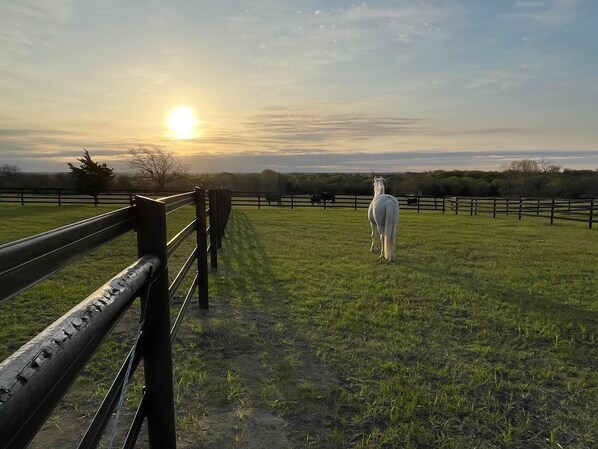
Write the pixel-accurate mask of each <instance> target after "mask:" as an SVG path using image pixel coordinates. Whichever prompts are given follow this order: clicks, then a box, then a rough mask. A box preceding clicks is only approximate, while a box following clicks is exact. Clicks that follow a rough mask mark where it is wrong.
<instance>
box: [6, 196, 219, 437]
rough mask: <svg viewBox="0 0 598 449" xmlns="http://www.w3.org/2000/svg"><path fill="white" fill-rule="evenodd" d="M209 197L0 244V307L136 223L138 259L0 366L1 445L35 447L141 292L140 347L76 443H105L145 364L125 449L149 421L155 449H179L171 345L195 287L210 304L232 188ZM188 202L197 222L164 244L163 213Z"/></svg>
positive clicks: (161, 202)
mask: <svg viewBox="0 0 598 449" xmlns="http://www.w3.org/2000/svg"><path fill="white" fill-rule="evenodd" d="M207 194H208V195H207V196H208V197H209V199H210V201H209V208H206V191H204V190H202V189H198V188H197V189H195V191H194V192H188V193H184V194H179V195H174V196H169V197H163V198H160V199H151V198H146V197H142V196H137V197H136V198H135V205H134V206H131V207H127V208H125V209H120V210H117V211H115V212H111V213H108V214H104V215H101V216H99V217H95V218H91V219H88V220H84V221H81V222H79V223H75V224H72V225H69V226H65V227H63V228H59V229H56V230H54V231H49V232H46V233H43V234H39V235H36V236H33V237H28V238H26V239H22V240H18V241H15V242H12V243H8V244H5V245H2V246H0V282H1V283H2V286H3V289H2V291H0V302H2V301H6V300H9V299H11V298H14V297H15V296H16V295H17V294H18V293H19V292H21V291H23V290H25V289H27V288H29V287H31V286H32V285H34V284H35V283H37V282H39V281H41V280H43V279H44V278H46V277H47V276H49V275H50V274H52V273H54V272H55V271H57V270H59V269H61V268H63V267H64V266H66V265H67V264H69V263H71V262H73V261H74V260H77V259H78V258H80V257H82V256H83V255H85V254H87V253H88V252H89V251H91V250H93V249H95V248H97V247H99V246H101V245H103V244H105V243H107V242H108V241H110V240H112V239H114V238H115V237H118V236H120V235H122V234H124V233H126V232H129V231H131V230H132V229H133V227H134V228H135V231H136V232H137V247H138V255H139V259H138V260H137V261H136V262H134V263H133V264H132V265H130V266H129V267H128V268H126V269H125V270H124V271H122V272H121V273H119V274H118V275H117V276H115V277H114V278H113V279H111V280H110V281H109V282H108V283H106V284H105V285H104V286H102V287H101V288H100V289H98V290H97V291H96V292H94V293H93V294H92V295H90V296H89V297H88V298H87V299H85V300H84V301H83V302H81V303H80V304H78V305H77V306H76V307H74V308H73V309H72V310H71V311H70V312H68V313H67V314H65V315H64V316H62V317H61V318H59V319H58V320H57V321H55V322H54V323H53V324H52V325H50V326H49V327H48V328H46V329H45V330H44V331H43V332H41V333H40V334H39V335H38V336H36V337H34V338H33V339H32V340H31V341H29V342H28V343H27V344H25V345H24V346H23V347H22V348H20V349H19V350H18V351H16V352H15V353H14V354H13V355H11V356H10V357H9V358H7V359H6V360H5V361H3V362H2V363H1V364H0V447H2V448H24V447H26V446H27V445H28V444H29V442H30V441H31V439H32V438H33V437H34V435H35V434H36V432H37V431H38V430H39V428H40V427H41V425H42V424H43V423H44V422H45V420H46V419H47V418H48V417H49V416H50V414H51V412H52V410H53V408H54V407H55V406H56V404H57V403H58V401H59V400H60V399H61V398H62V396H63V395H64V394H65V393H66V391H67V390H68V389H69V387H70V386H71V385H72V383H73V382H74V381H75V379H76V378H77V376H78V375H79V372H80V371H81V369H82V368H83V367H84V366H85V364H86V363H87V362H88V361H89V360H90V359H91V357H92V355H93V354H94V352H95V351H96V350H97V348H98V347H99V346H100V345H101V343H102V341H103V340H104V339H105V338H106V336H107V335H108V334H109V333H110V331H111V329H112V328H113V326H114V325H115V324H116V323H117V322H118V321H119V320H120V318H121V317H122V316H123V314H124V313H125V311H126V310H127V309H128V308H129V306H130V305H131V303H132V302H133V299H135V298H136V297H138V296H141V297H142V301H141V303H142V311H141V315H142V327H141V329H140V335H139V338H138V342H137V344H136V345H135V346H134V347H133V348H132V349H131V350H130V351H129V355H128V356H127V358H126V360H125V361H124V362H123V364H122V367H121V369H120V371H119V372H118V374H117V376H116V378H115V380H114V382H113V384H112V387H111V388H110V390H109V391H108V393H107V395H106V397H105V399H104V401H103V402H102V404H101V405H100V407H99V408H98V410H97V411H96V414H95V416H94V418H93V420H92V421H91V424H90V425H89V428H88V429H87V431H86V433H85V435H84V437H83V439H82V440H81V442H80V444H79V447H80V448H92V447H97V446H98V444H99V441H100V438H101V436H102V434H103V431H104V429H105V427H106V425H107V423H108V421H109V419H110V417H111V416H112V413H113V411H114V409H115V407H116V405H117V402H118V398H119V396H120V394H121V391H122V387H123V383H124V382H125V378H126V376H127V375H129V376H130V375H131V368H132V371H134V370H135V368H136V367H137V365H138V364H139V361H140V360H141V359H143V360H144V363H143V367H144V377H145V386H146V388H145V391H144V393H143V397H142V398H141V402H140V405H139V408H138V410H137V413H136V416H135V419H134V420H133V424H132V426H131V428H130V430H129V433H128V436H127V439H126V442H125V444H124V447H133V445H134V443H135V441H136V439H137V436H138V434H139V431H140V429H141V427H142V423H143V422H144V421H146V422H147V426H148V439H149V444H150V447H152V448H174V447H176V435H175V428H174V399H173V385H172V353H171V344H172V341H173V340H174V338H175V337H176V333H177V331H178V329H179V326H180V324H181V321H182V319H183V316H184V314H185V311H186V310H187V307H188V305H189V303H190V301H191V299H192V297H193V295H194V293H195V291H196V290H199V306H200V309H201V310H204V311H205V310H207V309H208V308H209V301H208V296H207V294H208V289H207V279H208V276H207V272H208V262H207V261H208V254H210V258H211V260H212V265H211V266H212V269H216V267H217V251H218V249H219V248H220V247H221V245H222V237H223V235H224V227H225V226H226V223H227V220H228V217H229V214H230V210H231V196H230V193H229V192H227V191H214V190H211V191H208V192H207ZM186 205H194V206H195V218H194V220H193V221H192V222H191V223H189V224H188V225H187V226H185V227H184V228H183V229H182V230H181V231H180V232H179V233H178V234H177V235H176V236H175V237H174V238H173V239H172V240H170V241H169V242H167V241H166V214H167V213H170V212H174V211H175V210H177V209H178V208H180V207H183V206H186ZM208 216H209V226H208ZM193 231H195V235H196V239H197V243H196V246H195V248H194V249H193V250H192V252H191V254H190V255H189V256H188V258H187V262H186V263H185V264H184V265H183V267H182V268H181V270H180V271H179V273H177V274H176V275H175V278H174V281H173V282H172V283H171V284H170V285H169V284H168V282H169V277H168V259H169V257H170V256H172V255H173V254H174V253H175V252H176V251H177V250H179V249H180V248H181V247H182V243H183V242H184V241H185V240H186V239H188V238H190V237H191V236H192V235H193V234H194V232H193ZM208 235H209V237H208ZM208 239H209V245H208ZM195 263H196V267H197V273H196V275H195V277H194V279H193V282H192V285H191V287H190V288H189V290H188V292H187V293H186V295H185V299H184V301H183V305H182V306H181V308H180V311H179V314H178V316H177V318H176V320H175V323H174V325H172V326H171V324H170V300H171V299H172V297H173V296H174V294H175V292H176V291H177V289H178V288H179V287H180V286H181V285H182V281H183V279H184V278H185V276H186V275H187V274H188V273H189V271H191V267H192V266H194V265H195ZM14 300H16V301H18V298H15V299H14ZM0 313H1V310H0Z"/></svg>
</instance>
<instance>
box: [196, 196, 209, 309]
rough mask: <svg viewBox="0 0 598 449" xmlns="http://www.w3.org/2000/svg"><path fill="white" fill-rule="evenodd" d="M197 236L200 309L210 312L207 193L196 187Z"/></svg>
mask: <svg viewBox="0 0 598 449" xmlns="http://www.w3.org/2000/svg"><path fill="white" fill-rule="evenodd" d="M194 198H195V220H196V228H195V234H196V236H197V290H198V292H199V295H198V296H199V309H200V310H205V311H207V310H209V308H210V300H209V296H208V235H207V232H206V229H207V224H208V223H207V217H206V191H205V190H204V189H200V188H199V187H195V189H194Z"/></svg>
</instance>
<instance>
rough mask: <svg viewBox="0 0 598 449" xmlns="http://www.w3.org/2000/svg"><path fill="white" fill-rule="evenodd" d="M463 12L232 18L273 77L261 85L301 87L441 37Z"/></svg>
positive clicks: (359, 10) (364, 9)
mask: <svg viewBox="0 0 598 449" xmlns="http://www.w3.org/2000/svg"><path fill="white" fill-rule="evenodd" d="M457 11H458V9H457V6H456V4H455V3H453V4H452V5H448V4H447V3H444V4H442V5H438V6H431V5H428V4H424V2H412V3H408V4H402V5H401V6H392V7H391V6H386V7H382V6H373V5H370V4H367V3H362V4H358V5H349V6H339V7H322V8H314V9H291V8H286V9H285V8H282V7H279V8H276V9H275V10H274V11H272V10H268V11H265V10H260V9H259V8H256V9H255V10H254V9H252V10H246V11H245V12H244V13H243V14H241V15H237V16H233V17H230V18H229V22H230V24H231V26H233V27H234V28H236V29H237V31H238V32H240V33H242V35H243V36H244V39H247V40H249V41H251V42H253V43H254V49H253V51H252V52H251V58H252V61H253V63H254V65H255V67H263V68H264V70H265V71H267V73H268V75H267V77H264V79H262V78H260V77H259V76H257V77H256V79H255V81H256V82H264V83H265V82H268V83H270V84H271V83H272V82H273V81H277V82H279V83H291V82H295V81H297V80H299V79H305V77H306V76H308V77H312V76H315V75H317V74H318V73H319V72H320V71H321V70H323V69H325V68H326V67H328V66H331V65H334V64H337V63H341V62H347V61H355V60H358V59H359V58H361V57H362V56H364V55H366V54H367V53H369V52H372V51H376V50H380V49H383V48H388V47H393V46H397V45H408V44H411V43H413V42H414V41H418V40H420V39H422V38H424V37H426V36H429V35H433V34H435V33H437V32H438V26H439V25H440V24H441V23H443V22H444V21H446V20H447V19H448V18H450V17H452V16H454V15H455V14H456V12H457ZM266 80H267V81H266Z"/></svg>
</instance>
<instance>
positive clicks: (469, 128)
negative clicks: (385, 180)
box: [0, 0, 598, 173]
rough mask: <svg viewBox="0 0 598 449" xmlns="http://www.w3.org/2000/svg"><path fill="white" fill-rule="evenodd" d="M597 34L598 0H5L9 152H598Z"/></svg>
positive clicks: (487, 160) (0, 145)
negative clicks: (189, 119)
mask: <svg viewBox="0 0 598 449" xmlns="http://www.w3.org/2000/svg"><path fill="white" fill-rule="evenodd" d="M597 42H598V1H597V0H455V1H452V0H436V1H410V0H401V1H375V2H352V1H338V2H337V1H331V0H326V1H323V0H301V1H294V0H293V1H280V0H255V1H241V0H228V1H221V2H216V1H202V0H196V1H191V0H190V1H165V0H162V1H161V0H122V1H121V0H100V1H98V0H93V1H92V0H52V1H47V0H2V2H0V165H4V164H10V165H15V166H17V167H19V168H20V169H21V170H22V171H38V172H54V171H68V167H67V162H76V158H78V157H81V155H82V153H83V149H84V148H85V149H87V150H88V151H89V152H90V154H91V156H92V158H93V159H94V160H97V161H98V162H100V163H107V164H108V165H109V166H110V167H113V168H114V169H115V171H117V172H125V171H126V170H128V168H127V166H126V165H125V161H126V159H127V156H128V152H129V150H130V149H132V148H139V147H159V148H162V149H164V150H166V151H171V152H173V153H174V154H175V155H176V156H177V157H178V158H179V159H180V160H181V161H183V162H184V163H186V164H187V165H188V166H189V169H190V171H191V172H195V173H216V172H222V171H228V172H261V171H262V170H264V169H271V170H276V171H279V172H404V171H427V170H439V169H445V170H449V169H482V170H500V169H502V168H504V167H505V166H506V164H508V163H509V162H510V161H512V160H518V159H537V160H539V159H543V158H546V159H549V160H550V161H551V162H553V163H555V164H556V165H560V166H562V167H567V168H572V169H592V170H594V169H598V120H597V116H598V50H597V48H598V47H597V44H596V43H597ZM180 105H184V106H185V107H186V108H187V110H190V111H192V112H193V115H194V119H195V120H196V121H197V124H196V125H195V127H194V128H193V133H192V134H191V135H186V136H185V137H186V138H184V139H183V138H179V137H180V135H178V136H177V135H176V134H173V130H172V129H171V128H169V125H168V114H169V113H170V112H171V111H173V109H174V108H176V107H177V106H180Z"/></svg>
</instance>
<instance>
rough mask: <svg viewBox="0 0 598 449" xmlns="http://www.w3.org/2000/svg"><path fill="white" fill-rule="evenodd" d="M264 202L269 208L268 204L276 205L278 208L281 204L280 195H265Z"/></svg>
mask: <svg viewBox="0 0 598 449" xmlns="http://www.w3.org/2000/svg"><path fill="white" fill-rule="evenodd" d="M266 201H267V202H268V206H270V203H276V204H278V205H279V206H280V205H281V204H282V195H281V194H280V193H266Z"/></svg>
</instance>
